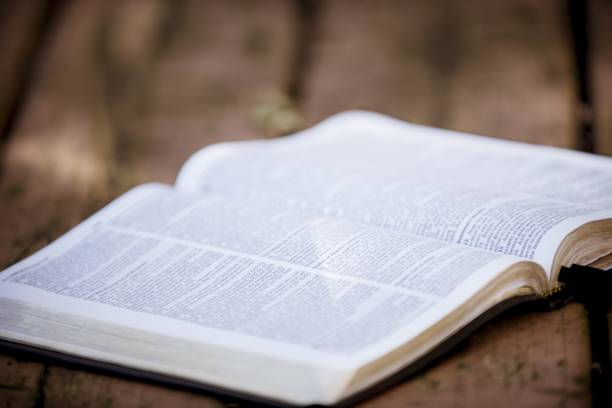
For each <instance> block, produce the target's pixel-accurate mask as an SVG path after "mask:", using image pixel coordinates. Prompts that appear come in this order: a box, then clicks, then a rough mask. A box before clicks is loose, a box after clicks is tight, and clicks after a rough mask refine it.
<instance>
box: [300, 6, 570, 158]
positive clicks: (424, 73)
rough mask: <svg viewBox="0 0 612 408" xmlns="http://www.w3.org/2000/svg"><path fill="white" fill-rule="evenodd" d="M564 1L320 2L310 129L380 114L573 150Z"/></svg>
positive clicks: (308, 89) (309, 87) (308, 106)
mask: <svg viewBox="0 0 612 408" xmlns="http://www.w3.org/2000/svg"><path fill="white" fill-rule="evenodd" d="M564 7H565V3H564V2H563V1H560V0H546V1H537V2H534V1H530V0H518V1H506V2H491V1H485V0H469V1H462V2H445V1H401V0H397V1H396V0H386V1H379V2H376V3H375V4H372V3H371V2H368V1H344V0H339V1H326V2H322V3H321V7H320V18H321V23H320V27H319V30H318V42H317V43H316V45H315V47H314V50H313V61H311V64H310V68H309V71H308V72H309V75H308V77H307V81H306V86H305V100H304V102H303V108H304V112H305V116H306V119H307V122H308V123H312V122H314V121H317V120H320V119H322V118H324V117H326V116H328V115H330V114H332V113H334V112H337V111H340V110H346V109H354V108H361V109H373V110H377V111H381V112H383V113H387V114H390V115H394V116H397V117H399V118H402V119H405V120H409V121H414V122H417V123H421V124H426V125H433V126H440V127H447V128H452V129H457V130H464V131H468V132H474V133H482V134H489V135H493V136H500V137H505V138H511V139H516V140H523V141H528V142H536V143H544V144H554V145H561V146H573V145H574V139H573V130H574V120H573V116H574V105H573V96H574V86H573V67H572V65H571V61H570V56H571V53H570V50H571V48H570V46H569V42H568V38H567V35H566V33H567V27H566V16H565V14H564V11H565V8H564Z"/></svg>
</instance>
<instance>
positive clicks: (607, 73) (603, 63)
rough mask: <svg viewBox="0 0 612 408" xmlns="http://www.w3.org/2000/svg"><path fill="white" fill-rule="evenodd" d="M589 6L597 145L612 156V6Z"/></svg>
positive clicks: (598, 0) (597, 0) (600, 2)
mask: <svg viewBox="0 0 612 408" xmlns="http://www.w3.org/2000/svg"><path fill="white" fill-rule="evenodd" d="M588 5H589V12H590V13H589V23H590V24H589V27H588V28H589V34H590V41H591V54H590V57H591V58H590V61H591V64H592V71H591V72H589V74H590V80H591V88H592V92H593V107H594V109H593V112H594V118H593V119H594V125H595V126H594V128H595V135H596V141H595V144H596V149H597V153H599V154H607V155H612V109H611V108H610V107H611V106H612V47H610V38H612V27H610V21H612V20H611V19H612V3H610V2H609V1H605V0H593V1H590V2H588Z"/></svg>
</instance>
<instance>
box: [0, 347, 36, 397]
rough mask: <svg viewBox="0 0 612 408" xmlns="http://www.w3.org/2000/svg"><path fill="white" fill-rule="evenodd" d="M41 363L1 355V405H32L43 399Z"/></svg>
mask: <svg viewBox="0 0 612 408" xmlns="http://www.w3.org/2000/svg"><path fill="white" fill-rule="evenodd" d="M43 373H44V369H43V365H42V364H41V363H37V362H24V361H20V360H17V359H15V358H13V357H10V356H4V355H0V406H3V407H32V406H35V405H36V403H37V401H40V399H41V386H40V380H41V379H42V377H43Z"/></svg>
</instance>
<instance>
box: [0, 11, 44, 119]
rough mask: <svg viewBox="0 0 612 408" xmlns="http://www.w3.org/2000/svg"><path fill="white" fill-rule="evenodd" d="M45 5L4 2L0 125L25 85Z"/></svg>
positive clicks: (0, 45) (0, 19)
mask: <svg viewBox="0 0 612 408" xmlns="http://www.w3.org/2000/svg"><path fill="white" fill-rule="evenodd" d="M45 6H46V2H45V1H43V0H26V1H20V2H2V4H0V54H1V55H2V58H0V129H3V130H4V129H5V126H6V125H7V120H8V117H9V114H10V111H11V109H12V107H13V106H14V104H15V100H16V98H17V94H18V93H19V91H20V89H21V88H22V86H23V81H24V79H25V78H24V77H25V75H26V73H27V65H28V62H29V59H30V57H31V55H32V51H33V49H34V45H35V42H36V34H37V32H38V30H39V28H40V26H41V23H42V17H43V14H44V11H45Z"/></svg>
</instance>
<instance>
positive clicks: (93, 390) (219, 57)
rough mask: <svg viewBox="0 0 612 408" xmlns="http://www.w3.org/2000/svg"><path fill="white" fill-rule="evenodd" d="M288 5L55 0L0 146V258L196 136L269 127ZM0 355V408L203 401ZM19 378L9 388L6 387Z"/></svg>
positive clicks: (163, 169)
mask: <svg viewBox="0 0 612 408" xmlns="http://www.w3.org/2000/svg"><path fill="white" fill-rule="evenodd" d="M290 6H291V4H290V3H286V2H282V1H276V0H271V1H266V2H257V4H255V3H253V2H247V1H245V2H241V3H240V4H237V3H232V4H229V3H226V2H218V1H210V2H201V1H189V2H186V1H185V2H162V1H127V2H119V1H116V2H99V1H75V2H69V3H67V5H66V7H65V9H63V10H62V12H61V13H60V17H61V18H60V20H59V21H58V22H57V25H56V27H57V29H56V30H55V31H54V32H53V33H52V36H51V37H50V38H49V41H48V47H47V49H45V52H44V55H43V56H42V58H41V65H40V66H38V67H37V71H36V76H35V80H34V82H33V83H32V84H31V87H30V88H31V90H30V95H29V97H28V99H27V100H26V104H25V105H24V109H23V112H22V114H21V116H20V118H19V121H18V123H17V126H16V129H15V131H14V132H13V134H12V135H11V137H10V139H9V141H8V143H7V145H6V146H5V161H4V162H3V168H2V179H1V180H0V194H1V195H2V199H1V200H0V214H2V220H1V221H2V222H0V263H1V265H2V266H3V267H5V266H7V265H8V264H10V263H12V262H14V261H16V260H18V259H21V258H23V257H24V256H26V255H28V254H30V253H32V252H34V251H35V250H36V249H38V248H40V247H41V246H42V245H44V244H46V243H48V242H50V241H51V240H53V239H55V238H57V237H58V235H59V234H61V233H63V232H65V231H66V230H67V229H68V228H69V227H71V226H73V225H75V224H77V223H78V222H80V221H82V220H83V219H84V218H85V217H86V216H87V215H89V214H90V213H91V212H92V211H94V210H95V209H97V208H99V207H100V206H101V205H103V204H104V203H107V202H109V201H110V200H111V199H112V198H113V197H115V196H116V195H117V194H118V193H120V192H122V191H124V190H126V189H127V188H129V187H131V186H133V185H135V184H137V183H140V182H143V181H151V180H155V181H165V182H172V181H173V179H174V177H175V175H176V172H177V170H178V169H179V166H180V164H181V163H182V162H183V161H184V160H185V159H186V158H187V157H188V156H189V154H191V153H193V152H194V151H195V150H197V149H198V148H200V147H202V146H204V145H206V144H208V143H211V142H213V141H222V140H228V139H236V138H248V137H264V136H269V135H274V134H277V133H278V132H280V131H283V130H284V126H285V125H286V123H287V121H286V115H287V111H286V108H285V107H284V105H283V104H282V103H280V102H283V101H284V100H285V98H284V96H283V93H282V92H283V90H284V89H285V88H286V77H287V75H288V73H287V70H288V69H289V68H288V67H289V61H290V59H291V55H290V53H291V44H292V41H293V40H292V29H291V21H292V17H293V13H292V10H291V8H290ZM279 101H280V102H279ZM262 111H263V113H262ZM289 113H290V112H289ZM278 115H281V119H282V118H283V117H285V119H283V120H279V116H278ZM282 115H285V116H282ZM289 116H291V115H289ZM0 359H1V360H0V363H1V362H3V361H10V362H11V364H12V365H11V367H8V368H7V369H6V370H4V374H3V376H0V401H1V402H2V403H3V404H6V405H14V404H18V405H22V406H28V405H32V404H33V403H32V404H30V403H29V402H31V401H34V400H36V399H38V403H39V404H40V405H41V406H42V405H47V406H75V405H83V404H85V403H86V404H87V405H88V406H109V404H112V405H113V406H133V405H147V406H168V405H173V404H176V405H178V406H183V405H187V406H190V405H195V404H199V405H201V406H216V405H217V404H216V403H214V402H213V401H212V400H210V399H208V398H204V397H202V396H197V395H191V394H188V393H184V392H178V391H174V390H170V389H166V388H164V387H156V386H152V385H145V384H140V383H136V382H128V381H125V380H121V379H115V378H111V377H108V376H102V375H96V374H90V373H86V372H82V371H75V370H70V369H65V368H59V367H54V366H51V367H48V368H47V369H46V370H43V369H42V365H41V364H37V363H28V362H24V361H18V360H14V359H11V358H10V357H7V356H1V357H0ZM7 364H8V363H7ZM26 372H27V373H30V372H31V373H30V374H28V376H27V381H25V380H24V381H21V380H20V378H26V377H25V374H24V373H26ZM20 381H21V382H22V383H23V384H25V385H23V386H21V385H20V387H21V388H22V389H23V390H24V392H23V393H20V392H17V391H15V390H17V388H16V387H17V386H15V385H14V384H20ZM28 384H37V385H36V386H34V387H30V386H29V385H28ZM32 390H33V391H32ZM26 391H28V392H29V391H32V392H30V393H29V394H28V393H27V392H26ZM28 396H29V397H28ZM26 397H27V398H26ZM28 398H29V399H28Z"/></svg>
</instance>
